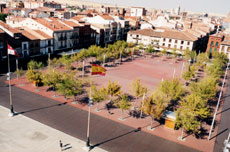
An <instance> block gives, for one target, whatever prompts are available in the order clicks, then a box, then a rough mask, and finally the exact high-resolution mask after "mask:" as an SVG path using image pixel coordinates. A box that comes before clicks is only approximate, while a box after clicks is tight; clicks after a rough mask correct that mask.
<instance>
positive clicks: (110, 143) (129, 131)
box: [0, 76, 196, 152]
mask: <svg viewBox="0 0 230 152" xmlns="http://www.w3.org/2000/svg"><path fill="white" fill-rule="evenodd" d="M5 80H6V77H5V76H0V104H1V105H2V106H4V107H7V108H9V93H8V85H7V84H5V83H4V82H3V81H5ZM12 91H13V93H12V99H13V104H14V109H15V111H16V112H18V113H21V114H23V115H25V116H26V117H29V118H32V119H34V120H37V121H39V122H41V123H43V124H45V125H47V126H50V127H52V128H55V129H57V130H59V131H62V132H64V133H66V134H69V135H71V136H73V137H76V138H78V139H80V140H84V141H86V128H87V127H86V126H87V114H88V113H87V112H86V111H82V110H80V109H77V108H74V107H71V106H69V105H67V104H61V103H59V102H57V101H54V100H51V99H47V98H45V97H42V96H40V95H36V94H33V93H31V92H27V91H25V90H22V89H19V88H17V87H14V86H13V87H12ZM15 117H17V116H15ZM90 141H91V142H90V143H91V146H92V147H96V146H99V147H100V148H102V149H105V150H107V151H111V152H122V151H124V152H133V151H135V152H148V151H149V152H152V151H160V152H168V151H171V152H180V151H181V152H185V151H186V152H193V151H196V150H194V149H191V148H189V147H186V146H183V145H180V144H177V143H174V142H171V141H168V140H165V139H163V138H160V137H158V136H154V135H150V134H148V133H146V132H143V131H141V129H137V128H131V127H128V126H125V125H122V124H120V123H117V122H114V121H111V120H108V119H105V118H102V117H100V116H97V115H94V114H92V115H91V125H90Z"/></svg>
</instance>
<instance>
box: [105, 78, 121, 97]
mask: <svg viewBox="0 0 230 152" xmlns="http://www.w3.org/2000/svg"><path fill="white" fill-rule="evenodd" d="M106 93H107V94H108V95H109V96H110V100H112V98H113V97H115V96H119V95H120V94H121V86H120V85H119V84H118V83H117V82H111V81H110V80H109V81H108V84H107V87H106Z"/></svg>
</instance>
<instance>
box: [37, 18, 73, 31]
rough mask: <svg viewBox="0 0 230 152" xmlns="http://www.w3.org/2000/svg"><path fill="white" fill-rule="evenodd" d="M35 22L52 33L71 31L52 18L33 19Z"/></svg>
mask: <svg viewBox="0 0 230 152" xmlns="http://www.w3.org/2000/svg"><path fill="white" fill-rule="evenodd" d="M33 20H35V21H36V22H38V23H40V24H42V25H44V26H46V27H47V28H49V29H51V30H53V31H67V30H71V28H70V27H68V26H66V25H64V24H62V23H60V22H59V21H57V20H55V19H54V18H50V19H44V18H35V19H33Z"/></svg>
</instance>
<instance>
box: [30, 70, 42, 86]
mask: <svg viewBox="0 0 230 152" xmlns="http://www.w3.org/2000/svg"><path fill="white" fill-rule="evenodd" d="M26 77H27V79H28V80H29V81H30V82H33V83H35V85H36V87H37V86H38V84H39V83H40V82H41V80H42V79H41V72H40V71H37V70H33V69H28V70H27V72H26Z"/></svg>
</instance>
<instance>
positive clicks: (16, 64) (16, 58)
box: [16, 58, 18, 79]
mask: <svg viewBox="0 0 230 152" xmlns="http://www.w3.org/2000/svg"><path fill="white" fill-rule="evenodd" d="M16 71H17V79H18V58H16Z"/></svg>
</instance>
